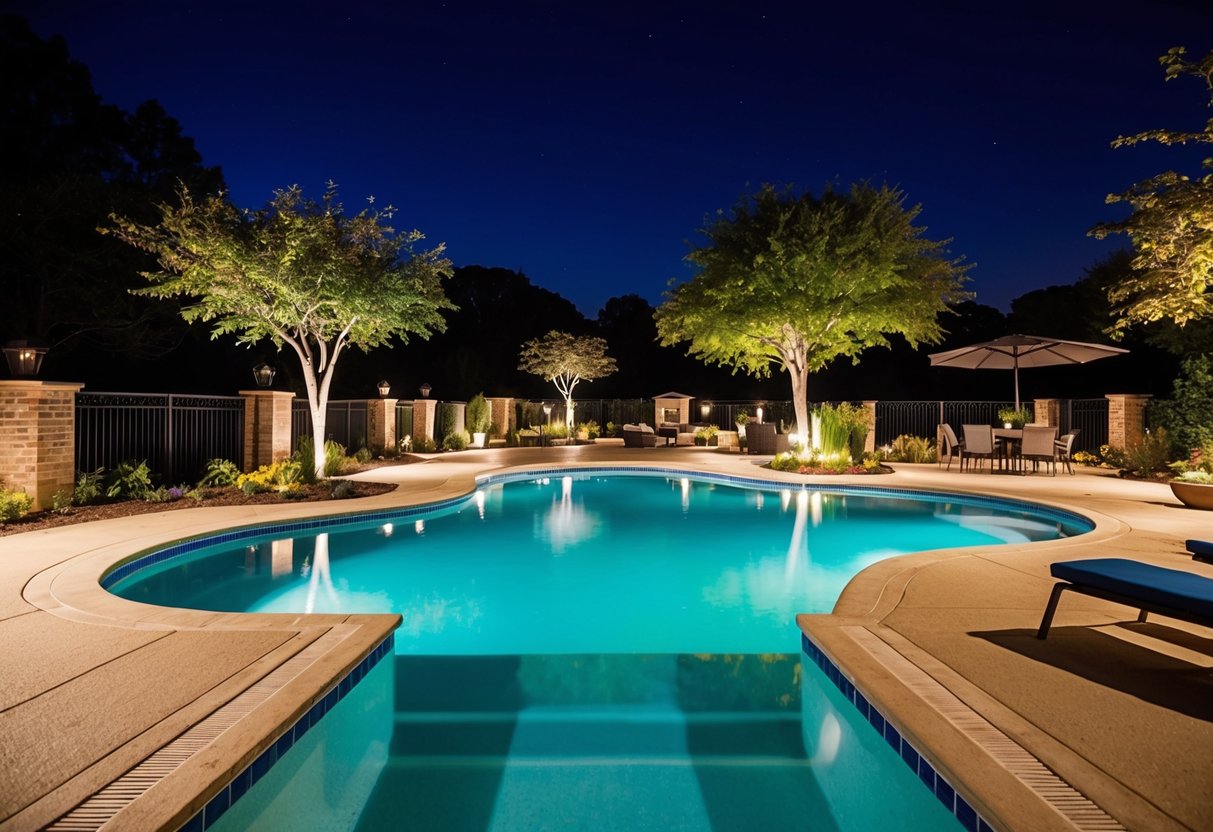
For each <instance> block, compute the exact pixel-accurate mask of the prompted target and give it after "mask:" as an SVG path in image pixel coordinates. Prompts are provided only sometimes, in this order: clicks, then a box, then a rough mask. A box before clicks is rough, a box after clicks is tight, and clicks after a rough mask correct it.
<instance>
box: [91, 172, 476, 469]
mask: <svg viewBox="0 0 1213 832" xmlns="http://www.w3.org/2000/svg"><path fill="white" fill-rule="evenodd" d="M159 208H160V215H161V220H160V223H159V224H157V225H143V224H141V223H138V222H136V221H134V220H130V219H127V218H125V217H119V216H111V217H110V219H111V221H112V222H113V225H112V226H111V227H108V228H103V229H101V231H102V233H108V234H113V235H114V236H116V237H118V238H119V239H121V240H125V241H126V242H128V243H130V244H131V245H133V246H136V247H138V248H141V249H144V250H145V251H149V252H151V253H153V254H155V255H156V257H157V258H158V259H159V262H160V266H161V269H162V271H159V272H146V273H144V277H146V278H147V279H148V280H149V281H151V284H152V285H151V286H149V287H147V288H145V289H139V290H136V292H137V293H138V294H145V295H151V296H153V297H159V298H167V297H174V296H183V297H186V298H189V299H190V302H189V303H188V304H187V305H185V306H184V307H183V308H182V311H181V314H182V317H184V318H185V320H186V321H214V322H215V324H214V327H213V329H212V332H211V336H212V337H213V338H217V337H219V336H220V335H226V334H234V335H236V338H237V340H238V341H239V342H240V343H244V344H253V343H255V342H257V341H260V340H261V339H263V338H269V339H270V340H272V341H273V342H274V343H275V344H276V345H277V346H278V347H279V348H281V347H282V346H283V345H284V344H285V345H287V346H289V347H290V348H291V349H292V350H293V351H294V353H295V355H296V356H297V357H298V359H299V363H300V365H301V367H302V369H303V382H304V386H305V387H306V388H307V397H308V406H309V408H310V409H311V413H312V438H313V447H314V449H315V462H316V468H317V470H322V469H323V466H324V439H325V412H326V410H327V406H328V397H329V389H330V388H331V386H332V382H333V375H334V373H335V371H336V368H337V360H338V359H339V358H340V357H341V354H342V352H343V351H344V350H345V348H346V347H347V346H355V347H358V348H360V349H363V350H367V349H370V348H371V347H376V346H380V345H382V344H384V343H386V342H387V341H388V340H389V339H390V338H392V337H396V338H399V339H401V340H402V341H407V339H408V336H409V335H410V334H412V335H419V336H421V337H422V338H426V337H429V335H430V334H431V333H432V332H435V331H439V332H440V331H442V330H443V329H445V323H444V321H443V319H442V315H441V310H442V309H453V308H454V307H453V305H452V304H451V303H450V302H449V301H448V300H447V299H446V296H445V295H444V294H443V292H442V285H441V280H442V278H444V277H449V276H450V274H451V263H450V261H449V260H448V259H447V258H446V257H444V256H443V249H444V247H443V246H441V245H439V246H437V247H435V248H432V249H429V250H424V251H414V245H415V244H416V243H418V242H419V241H421V240H422V239H424V235H422V234H421V232H419V231H410V232H407V233H400V234H398V233H396V232H395V231H394V230H393V229H392V228H391V227H390V226H388V225H387V224H386V222H385V221H386V220H387V219H388V218H390V217H391V216H392V213H393V211H394V209H392V207H391V206H388V207H387V208H385V209H383V210H382V211H380V210H371V209H365V210H363V211H361V212H360V213H358V214H357V215H356V216H347V215H346V214H345V213H344V212H343V211H342V207H341V205H340V204H339V203H338V202H337V191H336V186H335V185H333V184H332V183H331V182H330V183H329V186H328V189H327V191H326V192H325V194H324V198H323V200H321V201H320V202H316V201H314V200H308V199H304V197H303V194H302V192H301V190H300V189H299V188H298V187H297V186H293V187H290V188H287V189H286V190H281V191H276V192H275V193H274V198H273V199H272V200H271V201H270V203H269V204H268V205H267V206H266V207H265V208H262V209H260V210H258V211H240V210H238V209H237V208H235V207H234V206H233V205H232V204H231V203H230V202H228V201H227V200H226V199H225V198H223V197H222V196H212V197H208V198H206V199H205V200H203V201H201V202H195V201H194V199H193V198H192V197H191V195H190V193H189V192H188V191H187V190H184V189H183V190H182V192H181V206H180V207H174V206H171V205H161V206H159Z"/></svg>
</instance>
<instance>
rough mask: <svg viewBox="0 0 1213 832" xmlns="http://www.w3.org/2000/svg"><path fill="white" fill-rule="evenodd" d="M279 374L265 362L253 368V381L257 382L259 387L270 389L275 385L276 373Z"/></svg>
mask: <svg viewBox="0 0 1213 832" xmlns="http://www.w3.org/2000/svg"><path fill="white" fill-rule="evenodd" d="M275 372H277V371H276V370H275V369H274V368H273V367H271V366H270V365H269V364H266V363H265V362H264V361H263V362H261V363H260V364H258V365H257V366H256V367H254V368H253V381H255V382H257V386H258V387H269V386H270V385H271V384H273V383H274V373H275Z"/></svg>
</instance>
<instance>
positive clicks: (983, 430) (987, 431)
mask: <svg viewBox="0 0 1213 832" xmlns="http://www.w3.org/2000/svg"><path fill="white" fill-rule="evenodd" d="M960 429H961V431H962V432H963V433H964V437H965V439H964V453H963V454H961V455H960V470H961V471H962V472H963V471H964V469H965V460H966V459H974V458H976V459H978V460H982V459H988V460H990V471H991V473H992V472H993V471H994V455H995V454H997V453H998V450H997V447H996V446H995V444H994V429H993V428H992V427H990V426H989V425H961V426H960ZM971 464H972V463H970V465H971ZM979 464H980V463H979Z"/></svg>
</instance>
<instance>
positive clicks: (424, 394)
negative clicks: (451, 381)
mask: <svg viewBox="0 0 1213 832" xmlns="http://www.w3.org/2000/svg"><path fill="white" fill-rule="evenodd" d="M417 389H419V390H420V391H421V398H423V399H428V398H429V397H430V391H431V390H433V389H434V388H433V387H430V386H429V385H428V384H424V383H423V384H422V385H421V387H419V388H417Z"/></svg>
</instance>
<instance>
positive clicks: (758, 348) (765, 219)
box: [656, 183, 967, 433]
mask: <svg viewBox="0 0 1213 832" xmlns="http://www.w3.org/2000/svg"><path fill="white" fill-rule="evenodd" d="M904 201H905V197H904V194H903V193H902V192H901V191H900V190H898V189H896V188H889V187H888V186H882V187H880V188H876V187H873V186H871V185H869V184H867V183H860V184H856V185H853V186H852V187H851V188H850V190H849V191H847V192H839V191H836V190H834V189H833V188H827V189H826V190H825V192H824V193H823V194H822V195H821V196H820V197H816V196H814V195H813V194H811V193H809V192H807V191H806V192H805V193H804V194H802V195H800V196H797V195H795V194H793V193H792V192H791V191H790V190H788V189H777V188H775V187H773V186H770V185H767V186H764V187H763V188H761V189H760V190H759V191H758V192H757V193H754V194H750V195H747V196H743V197H742V198H741V200H740V201H738V203H737V204H736V206H734V208H733V209H732V211H731V212H729V213H727V214H724V213H722V214H719V215H718V217H717V219H716V220H715V221H714V222H713V223H711V224H710V225H709V226H708V227H707V228H705V229H704V230H703V232H702V233H703V234H704V236H705V237H707V243H706V244H705V245H703V246H700V247H699V248H696V249H694V250H693V251H691V253H690V254H688V255H687V258H686V259H687V260H689V261H690V262H691V263H692V264H694V265H695V266H696V267H698V269H699V273H698V274H697V275H696V276H695V277H694V278H693V279H692V280H690V281H689V282H687V283H683V284H682V285H680V286H677V287H676V288H674V289H673V290H672V291H670V292H668V293H667V295H666V300H665V302H664V303H663V304H662V305H661V307H660V308H658V310H657V313H656V317H657V330H658V333H659V336H660V338H661V341H662V343H663V344H666V345H672V344H676V343H680V342H689V348H688V349H689V352H690V353H691V354H693V355H696V356H698V357H699V358H701V359H702V360H704V361H707V362H712V363H717V364H724V365H729V366H732V367H733V368H734V372H736V371H737V370H742V371H745V372H748V373H752V374H754V375H757V376H764V375H768V374H769V373H770V372H771V368H772V367H779V368H781V369H783V370H785V371H787V373H788V375H789V377H790V378H791V382H792V401H793V405H794V407H795V411H796V422H797V430H798V431H799V432H802V433H803V431H804V430H805V429H807V427H808V425H809V412H808V379H809V374H810V373H812V372H816V371H818V370H821V369H822V368H824V367H825V366H826V365H827V364H829V363H830V362H831V361H833V360H834V359H835V358H839V357H842V356H846V357H849V358H851V359H852V361H854V362H858V360H859V353H860V352H862V351H863V350H864V349H867V348H868V347H873V346H882V347H887V346H889V340H888V336H889V335H891V334H894V333H896V334H899V335H902V336H904V337H905V339H906V340H907V341H908V342H909V343H910V345H911V346H917V345H918V344H919V343H922V342H926V343H934V342H936V341H938V340H939V338H940V336H941V334H942V329H941V327H940V325H939V321H938V318H939V314H940V313H941V312H943V311H945V310H946V309H948V308H949V305H950V304H952V303H955V302H958V301H961V300H963V299H965V298H966V297H967V294H966V293H965V292H963V291H961V286H962V284H963V281H964V272H965V271H966V268H967V267H965V266H962V265H961V264H960V262H959V261H958V260H955V259H951V258H949V257H948V256H947V253H946V250H945V246H946V244H947V241H940V242H935V241H932V240H928V239H926V238H924V237H923V232H924V229H923V228H920V227H918V226H915V225H914V220H915V218H916V217H917V216H918V213H919V210H920V208H919V207H918V206H914V207H911V208H907V207H905V205H904Z"/></svg>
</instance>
